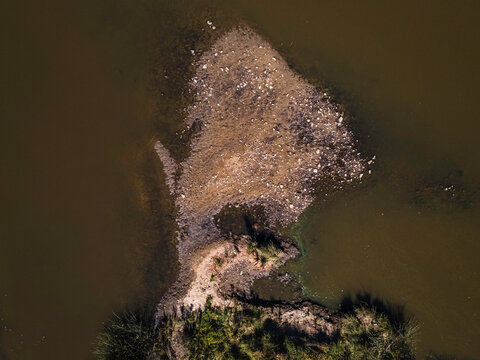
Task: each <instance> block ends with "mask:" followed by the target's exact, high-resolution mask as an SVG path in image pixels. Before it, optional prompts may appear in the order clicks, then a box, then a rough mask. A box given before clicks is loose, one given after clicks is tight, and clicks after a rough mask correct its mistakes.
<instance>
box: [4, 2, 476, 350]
mask: <svg viewBox="0 0 480 360" xmlns="http://www.w3.org/2000/svg"><path fill="white" fill-rule="evenodd" d="M1 7H2V11H0V14H1V15H0V19H1V25H0V26H1V28H2V30H1V33H0V37H1V39H2V42H1V43H2V57H1V60H0V61H1V64H2V66H1V70H0V71H1V79H2V87H1V92H2V94H1V102H0V103H1V111H2V120H1V122H0V138H1V146H2V151H1V153H0V164H1V171H2V174H1V176H0V199H1V203H2V208H1V216H0V229H1V230H0V241H1V242H0V322H1V326H2V329H3V330H1V331H0V342H1V343H0V344H2V345H1V346H0V358H1V357H2V356H4V357H5V358H6V359H30V358H31V359H33V358H34V359H52V358H69V359H88V358H90V357H91V355H90V354H91V350H92V347H93V342H94V339H95V335H96V334H97V332H98V330H99V329H100V327H101V323H102V321H104V320H105V319H107V318H108V316H109V315H110V314H111V313H112V311H118V310H119V309H122V308H123V307H124V306H126V305H128V304H132V303H135V302H152V303H154V302H155V301H156V299H158V297H159V296H160V294H161V293H162V292H163V291H165V289H166V288H167V287H168V285H169V284H170V283H171V282H172V281H173V279H174V278H175V275H176V269H177V261H176V251H175V248H174V246H173V244H172V230H171V229H172V222H173V218H172V216H171V213H172V203H171V201H170V200H169V197H168V190H167V188H166V187H165V186H164V185H163V180H164V178H163V174H162V171H161V166H160V164H159V162H158V160H157V159H156V158H155V154H154V152H153V139H155V138H161V139H162V140H163V141H164V143H167V144H168V143H170V144H175V143H176V142H177V140H176V139H177V138H176V137H175V132H176V131H178V130H179V129H180V128H181V122H180V121H181V116H180V115H181V114H179V113H178V111H177V107H178V105H179V104H182V101H183V100H184V99H183V98H182V97H181V96H180V95H179V92H180V91H181V86H182V85H183V84H184V81H185V80H186V78H184V77H185V76H186V74H188V72H187V71H186V69H185V61H184V60H182V59H181V58H180V56H181V54H183V53H185V54H188V53H189V52H190V50H191V49H189V48H186V47H185V46H187V45H188V44H189V42H191V43H194V42H195V41H196V40H198V39H199V38H198V37H197V33H196V32H195V31H193V30H192V29H197V30H198V28H200V27H201V26H202V25H200V24H204V23H205V22H206V20H211V21H213V22H214V24H216V27H217V31H222V30H224V29H225V28H226V27H228V26H231V25H232V24H234V23H236V22H237V21H239V19H240V20H241V21H243V22H245V23H247V24H249V25H250V26H252V27H253V28H254V29H255V30H256V31H258V32H259V33H260V34H261V35H263V36H264V37H265V38H266V39H267V40H269V41H270V42H271V43H272V45H273V46H274V47H275V48H277V49H278V50H279V51H280V52H281V53H282V55H283V56H285V58H286V59H287V61H288V62H289V64H290V65H291V66H292V67H293V68H294V69H295V70H296V71H298V72H299V73H300V74H302V75H303V76H304V77H306V78H307V79H308V80H309V81H311V82H313V83H315V84H319V83H322V84H325V85H326V86H328V87H329V89H330V90H331V92H332V93H333V94H334V95H335V97H336V98H337V99H338V100H339V102H341V103H343V104H345V106H346V109H347V111H348V112H349V113H350V114H351V121H350V124H351V126H352V129H353V130H354V131H355V133H356V134H357V138H358V140H359V145H358V146H359V148H360V150H361V151H362V153H364V154H366V156H368V157H369V158H371V157H373V156H375V157H376V158H375V164H374V167H373V171H372V174H371V175H369V174H366V175H365V177H364V181H363V183H362V184H360V185H358V186H355V187H352V188H348V189H346V190H345V191H342V192H337V193H328V195H327V196H325V195H322V194H319V196H318V199H317V201H316V202H315V204H314V205H313V206H312V207H311V208H310V209H308V210H307V212H306V214H305V215H304V216H303V217H302V219H301V220H300V224H299V227H298V228H297V229H296V231H298V234H299V240H300V243H301V246H302V248H303V251H304V255H302V257H301V258H300V259H299V260H298V261H297V262H295V263H294V264H291V265H290V268H291V270H292V271H294V272H295V273H296V274H298V276H299V278H300V280H301V283H302V285H303V287H304V292H305V294H306V295H307V296H309V297H312V298H314V299H316V300H318V301H320V302H322V303H325V304H326V305H328V306H331V307H332V308H336V307H337V306H338V305H339V303H340V302H341V301H342V299H344V298H345V297H348V296H355V294H357V293H368V294H370V295H372V296H374V297H378V298H380V299H381V300H382V301H384V302H388V303H392V304H396V305H399V306H403V307H404V310H405V312H406V313H407V314H409V315H412V316H414V317H415V318H416V319H417V321H418V322H419V324H420V325H421V331H420V333H419V336H418V344H417V346H418V353H419V355H420V356H423V355H425V354H426V353H427V352H429V351H430V350H432V351H434V352H436V353H439V354H443V355H449V354H456V355H457V356H458V357H460V358H467V359H469V358H479V357H480V343H479V342H478V336H479V335H480V326H479V321H478V320H479V314H478V303H480V274H479V267H478V261H477V256H478V255H477V254H478V253H479V250H480V245H479V243H478V240H477V239H478V237H479V234H480V223H479V222H478V219H479V215H480V214H479V211H480V207H479V201H478V194H477V192H478V188H479V179H480V161H478V160H479V159H478V154H479V153H480V152H479V151H480V142H478V140H477V137H478V135H477V134H478V132H479V130H480V129H479V128H480V125H479V124H480V122H479V111H478V109H477V107H476V106H477V102H478V97H479V90H478V85H477V84H478V83H479V80H480V74H479V65H478V64H479V63H480V49H479V47H478V46H477V45H475V44H477V43H478V41H479V35H480V5H479V4H478V2H476V1H468V0H464V1H460V2H456V3H453V2H450V1H437V2H427V1H422V2H419V1H402V2H393V1H391V2H382V1H363V2H356V1H343V2H339V1H333V0H332V1H295V2H293V1H289V2H287V1H271V0H266V1H262V2H259V1H251V0H246V1H241V2H233V1H232V2H227V1H176V2H173V1H166V0H165V1H153V0H143V1H136V2H133V1H126V0H124V1H113V0H102V1H88V0H87V1H72V2H68V3H67V2H60V1H50V2H48V4H47V3H44V4H41V3H38V2H33V1H25V2H21V3H20V2H13V1H12V2H10V3H6V2H5V3H4V4H2V5H1ZM205 27H206V25H205ZM186 39H187V40H186ZM200 40H204V41H206V40H208V39H206V37H200ZM170 50H173V51H170ZM182 61H183V62H182ZM167 70H168V71H167ZM182 74H183V75H185V76H183V77H182ZM178 79H181V80H182V81H183V82H182V81H177V80H178ZM179 147H181V146H179Z"/></svg>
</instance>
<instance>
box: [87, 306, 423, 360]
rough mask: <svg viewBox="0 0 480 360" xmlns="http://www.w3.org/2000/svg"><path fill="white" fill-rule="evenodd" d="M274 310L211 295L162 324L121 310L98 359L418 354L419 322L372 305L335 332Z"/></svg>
mask: <svg viewBox="0 0 480 360" xmlns="http://www.w3.org/2000/svg"><path fill="white" fill-rule="evenodd" d="M270 310H271V309H269V308H264V307H255V306H250V305H238V304H237V305H236V306H233V307H227V308H219V307H214V306H212V305H211V303H210V301H209V300H208V301H207V304H206V306H205V309H204V310H197V311H194V312H190V313H185V314H172V315H170V316H168V317H164V318H162V319H161V320H160V323H159V324H158V326H157V327H155V326H154V323H153V322H151V321H150V322H144V321H143V320H142V319H141V318H139V317H138V316H135V315H132V314H125V315H122V316H117V315H116V316H114V317H113V318H112V319H111V321H110V322H108V323H107V324H105V326H104V329H103V331H102V333H101V334H100V335H99V337H98V341H97V349H96V351H95V354H96V355H97V358H98V359H175V358H181V359H191V360H206V359H272V360H273V359H279V360H283V359H285V360H287V359H293V360H297V359H298V360H300V359H321V360H340V359H352V360H357V359H362V360H363V359H365V360H370V359H371V360H377V359H378V360H380V359H382V360H384V359H400V360H409V359H414V336H415V330H416V327H415V326H414V325H413V324H412V323H411V322H406V323H404V324H401V325H394V323H393V322H392V321H390V320H389V319H388V318H387V317H386V316H384V315H382V314H379V313H377V312H375V311H374V310H372V309H370V308H366V307H357V308H355V309H354V310H353V311H352V312H350V313H348V314H343V315H340V316H339V321H338V325H337V328H336V331H334V332H333V335H331V336H321V335H320V334H318V335H316V336H312V335H311V334H310V335H309V334H307V333H306V332H305V331H303V330H304V329H302V328H301V327H295V326H292V325H289V324H288V323H285V322H284V321H282V320H281V319H282V315H283V313H282V312H280V311H278V312H277V311H270ZM277 310H278V309H277ZM274 314H275V315H274ZM319 320H320V321H321V320H322V319H319Z"/></svg>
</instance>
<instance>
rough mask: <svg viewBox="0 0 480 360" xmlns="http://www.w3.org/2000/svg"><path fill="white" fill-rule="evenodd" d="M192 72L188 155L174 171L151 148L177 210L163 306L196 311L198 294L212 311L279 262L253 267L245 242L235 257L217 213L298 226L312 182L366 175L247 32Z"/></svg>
mask: <svg viewBox="0 0 480 360" xmlns="http://www.w3.org/2000/svg"><path fill="white" fill-rule="evenodd" d="M196 67H197V71H196V74H195V76H194V77H193V79H192V80H191V83H190V86H191V91H192V92H193V94H194V102H193V104H191V105H190V107H189V108H188V113H187V116H186V119H185V121H186V123H187V125H188V126H189V127H195V128H196V129H199V130H198V131H197V133H196V135H195V136H194V137H193V140H192V142H191V152H190V156H189V157H188V158H187V159H186V160H185V161H183V162H182V163H180V164H176V163H175V162H174V161H173V160H172V159H171V157H170V156H169V154H168V151H167V149H165V148H164V147H163V146H162V144H160V143H157V144H156V146H155V149H156V151H157V153H158V155H159V157H160V159H161V160H162V162H163V165H164V170H165V172H166V174H167V183H168V185H169V187H170V191H171V193H172V195H173V196H174V197H175V203H176V206H177V211H178V213H177V223H178V226H179V231H178V253H179V262H180V265H181V269H180V276H179V279H178V281H177V282H176V284H175V285H174V286H173V287H172V288H171V289H170V291H169V292H168V293H167V294H166V296H165V297H164V299H163V300H162V306H165V305H167V306H186V307H188V306H194V307H195V306H199V305H200V304H201V303H202V301H203V302H204V300H205V299H206V297H207V296H212V298H213V299H215V300H214V301H217V302H219V303H220V302H222V301H225V300H222V299H221V298H220V297H218V296H217V295H218V294H221V297H223V299H226V298H227V297H226V295H227V294H226V292H227V290H226V284H230V285H232V286H233V288H242V289H245V288H246V287H247V286H246V284H250V283H251V281H252V280H253V279H254V278H258V277H260V276H265V275H268V273H269V272H270V271H271V270H273V269H274V268H276V267H277V266H278V264H281V263H282V261H278V262H275V264H269V263H267V264H262V265H259V264H257V263H255V262H254V261H252V259H251V257H250V256H249V254H247V252H246V246H247V243H248V241H249V239H248V238H244V239H243V240H242V242H241V243H240V244H237V245H236V246H237V250H235V251H234V246H233V245H232V241H231V239H227V238H225V236H224V235H222V233H221V232H220V231H219V229H218V228H217V226H216V225H215V222H214V217H215V215H217V214H218V213H219V212H220V211H221V209H222V208H223V207H225V206H227V205H229V204H233V205H236V206H238V205H247V206H261V207H263V208H264V211H265V214H266V217H267V221H268V223H269V227H270V228H271V229H274V228H275V226H276V225H287V224H289V223H291V222H294V221H296V220H297V218H298V216H299V215H300V214H301V213H302V212H303V211H304V210H305V209H306V208H307V207H308V206H309V205H310V204H311V202H312V201H313V196H312V192H313V187H314V184H315V183H317V182H318V181H319V180H322V179H324V178H326V177H333V178H335V179H336V180H337V181H339V182H342V183H349V182H352V181H355V180H356V179H361V177H362V176H363V171H364V169H365V166H364V162H363V160H362V159H361V157H360V156H359V154H358V153H357V151H356V150H355V147H354V141H353V138H352V134H351V132H350V131H349V130H348V129H347V128H346V126H345V125H344V123H343V114H342V113H341V112H339V111H338V110H337V108H336V107H335V105H334V104H333V102H332V101H331V100H330V99H329V98H328V97H327V95H326V93H324V92H322V91H321V90H319V89H316V88H315V87H313V86H312V85H310V84H308V83H307V82H306V81H305V80H304V79H302V78H301V77H300V76H298V75H297V74H295V73H294V72H293V71H292V70H291V69H290V68H289V67H288V64H287V63H286V62H285V61H284V60H283V59H282V58H281V56H280V55H279V53H278V52H277V51H275V50H274V49H273V48H272V47H271V46H270V45H269V44H268V43H267V42H266V41H265V40H263V39H262V38H261V37H260V36H258V35H256V34H255V33H253V32H252V31H251V30H249V29H246V28H237V29H234V30H231V31H230V32H228V33H226V34H225V35H223V36H222V37H221V38H220V39H218V40H217V41H216V42H215V43H214V44H213V46H212V48H211V49H210V50H209V51H207V52H205V53H204V54H203V55H202V56H201V57H200V59H199V61H198V63H197V64H196ZM250 240H251V239H250ZM212 244H214V245H212ZM234 252H236V256H235V257H232V256H231V254H233V253H234ZM227 253H228V254H230V255H228V256H224V260H225V265H224V266H225V268H224V269H222V271H221V272H219V271H217V272H216V273H215V271H214V270H215V269H214V268H212V261H214V260H213V259H214V258H215V257H218V256H220V254H227ZM292 254H293V251H291V252H290V253H288V252H286V253H285V254H284V255H280V258H281V259H283V260H285V259H287V258H291V257H292V256H293V255H292ZM283 262H284V261H283ZM238 269H243V271H242V270H241V271H240V272H239V271H238ZM217 270H218V269H217ZM237 273H239V274H240V273H241V275H240V276H239V275H238V274H237ZM211 275H214V278H215V280H214V281H210V277H211ZM242 276H243V277H242ZM207 280H208V281H207Z"/></svg>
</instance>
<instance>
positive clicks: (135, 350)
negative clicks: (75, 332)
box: [94, 312, 164, 360]
mask: <svg viewBox="0 0 480 360" xmlns="http://www.w3.org/2000/svg"><path fill="white" fill-rule="evenodd" d="M163 349H164V346H163V344H162V343H161V340H160V337H159V332H158V330H156V329H155V327H154V319H153V316H144V315H139V314H134V313H130V312H127V313H124V314H121V315H117V314H113V316H112V318H111V319H110V320H108V321H107V322H106V323H105V324H104V325H103V329H102V331H101V332H100V334H99V335H98V337H97V341H96V344H95V350H94V355H96V357H97V359H99V360H117V359H147V358H148V357H149V356H152V355H154V354H156V355H158V356H161V355H162V353H164V351H163Z"/></svg>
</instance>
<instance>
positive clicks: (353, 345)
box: [327, 308, 417, 360]
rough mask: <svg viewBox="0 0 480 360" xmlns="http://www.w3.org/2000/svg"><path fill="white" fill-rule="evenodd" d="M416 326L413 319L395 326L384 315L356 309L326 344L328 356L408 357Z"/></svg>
mask: <svg viewBox="0 0 480 360" xmlns="http://www.w3.org/2000/svg"><path fill="white" fill-rule="evenodd" d="M416 330H417V327H416V325H414V324H413V323H412V322H406V323H404V324H402V325H400V326H394V325H393V324H392V323H391V322H390V321H389V320H388V319H387V317H385V316H384V315H381V314H378V313H376V312H374V311H373V310H370V309H366V308H357V309H356V310H355V315H353V314H350V315H345V316H344V317H343V319H342V327H341V334H340V337H339V338H338V340H337V341H336V342H335V343H333V344H332V345H330V346H329V348H328V351H327V359H331V360H337V359H338V360H340V359H352V360H357V359H358V360H370V359H371V360H377V359H378V360H388V359H392V360H393V359H395V360H410V359H414V355H413V345H414V335H415V333H416Z"/></svg>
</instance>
